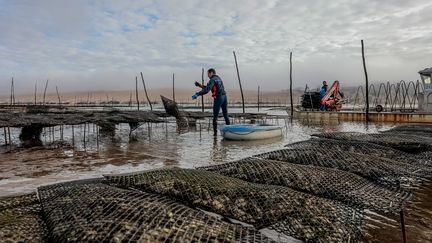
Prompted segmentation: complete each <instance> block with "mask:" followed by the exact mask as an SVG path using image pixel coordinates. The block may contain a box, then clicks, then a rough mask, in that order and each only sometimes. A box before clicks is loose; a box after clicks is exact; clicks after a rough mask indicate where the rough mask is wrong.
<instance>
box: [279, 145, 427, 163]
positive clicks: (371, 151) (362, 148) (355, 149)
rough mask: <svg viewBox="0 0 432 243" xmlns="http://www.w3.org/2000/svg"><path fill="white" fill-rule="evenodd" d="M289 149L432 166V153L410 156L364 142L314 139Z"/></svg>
mask: <svg viewBox="0 0 432 243" xmlns="http://www.w3.org/2000/svg"><path fill="white" fill-rule="evenodd" d="M285 147H287V148H305V149H306V148H308V149H315V148H321V149H325V150H328V151H337V152H339V151H340V152H344V151H346V152H350V153H355V154H357V155H358V156H363V155H365V154H366V155H372V156H376V157H380V158H385V159H390V160H393V161H397V162H401V163H404V164H408V165H412V166H419V168H418V169H420V170H422V169H426V170H427V168H425V167H424V166H426V167H428V166H432V156H431V155H432V152H431V151H428V152H422V153H419V154H415V155H413V154H410V153H406V152H403V151H400V150H397V149H394V148H390V147H386V146H383V145H379V144H375V143H368V142H364V141H344V140H335V139H327V138H314V139H309V140H306V141H301V142H297V143H293V144H288V145H286V146H285Z"/></svg>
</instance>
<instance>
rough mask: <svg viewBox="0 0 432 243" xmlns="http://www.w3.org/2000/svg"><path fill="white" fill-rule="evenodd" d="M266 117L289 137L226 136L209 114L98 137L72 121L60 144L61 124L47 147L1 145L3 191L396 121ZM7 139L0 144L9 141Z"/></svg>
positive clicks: (191, 161) (224, 157)
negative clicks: (180, 127) (217, 132)
mask: <svg viewBox="0 0 432 243" xmlns="http://www.w3.org/2000/svg"><path fill="white" fill-rule="evenodd" d="M235 122H237V123H238V122H239V121H235ZM266 122H267V123H269V124H278V125H281V126H284V137H283V138H275V139H270V140H262V141H249V142H236V141H225V140H223V139H222V137H220V136H218V137H216V138H215V137H213V136H212V133H213V131H212V128H211V124H210V123H209V122H208V120H201V121H198V123H197V126H196V127H195V128H192V129H190V130H189V131H188V132H181V133H180V132H179V131H177V129H176V125H175V123H161V124H143V125H142V126H141V127H139V128H138V129H137V130H135V131H134V132H133V133H132V135H131V137H129V125H128V124H121V125H118V126H117V130H116V134H115V136H114V137H111V136H108V137H103V136H101V137H100V139H99V141H98V140H97V139H96V136H97V129H95V126H94V125H92V124H90V125H89V124H87V126H83V125H81V126H74V133H73V134H72V127H70V126H65V127H64V128H63V129H64V130H63V143H62V146H59V145H58V142H59V140H60V135H59V134H60V128H59V127H55V129H54V132H53V131H52V130H49V129H46V130H44V132H43V134H42V141H43V142H44V145H45V147H44V148H33V149H20V148H15V149H13V150H12V151H10V152H8V149H10V148H8V147H5V146H2V147H1V150H2V151H1V152H0V156H1V157H0V195H8V194H15V193H20V192H27V191H31V190H33V189H35V188H36V187H38V186H40V185H44V184H50V183H54V182H59V181H66V180H74V179H82V178H89V177H96V176H101V175H102V174H107V173H119V172H130V171H138V170H145V169H153V168H160V167H166V166H168V167H169V166H178V167H184V168H193V167H198V166H205V165H211V164H217V163H223V162H228V161H233V160H236V159H241V158H244V157H247V156H250V155H253V154H258V153H262V152H267V151H270V150H274V149H278V148H282V147H283V146H284V145H285V144H288V143H292V142H297V141H301V140H306V139H309V138H310V135H311V134H313V133H318V132H331V131H359V132H376V131H377V130H383V129H388V128H390V127H392V125H391V124H378V125H377V124H372V125H369V126H368V127H366V126H365V125H364V124H363V123H352V122H347V123H335V124H330V125H324V124H320V123H315V124H314V123H310V122H308V123H306V122H298V121H292V122H290V121H288V120H284V119H267V120H266ZM11 132H12V137H13V141H14V142H15V143H18V135H19V129H12V130H11ZM84 134H85V135H84ZM2 135H3V134H1V136H0V137H3V136H2ZM53 137H54V138H53ZM1 139H2V138H0V144H4V140H1ZM64 144H68V145H69V146H64ZM72 144H74V146H72Z"/></svg>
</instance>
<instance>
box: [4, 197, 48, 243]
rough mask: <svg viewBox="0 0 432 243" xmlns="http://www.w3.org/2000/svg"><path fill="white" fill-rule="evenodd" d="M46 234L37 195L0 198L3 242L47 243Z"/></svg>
mask: <svg viewBox="0 0 432 243" xmlns="http://www.w3.org/2000/svg"><path fill="white" fill-rule="evenodd" d="M46 234H47V231H46V227H45V223H44V221H43V219H42V212H41V206H40V204H39V201H38V200H37V197H36V193H32V194H25V195H20V196H12V197H3V198H0V241H1V242H45V239H46Z"/></svg>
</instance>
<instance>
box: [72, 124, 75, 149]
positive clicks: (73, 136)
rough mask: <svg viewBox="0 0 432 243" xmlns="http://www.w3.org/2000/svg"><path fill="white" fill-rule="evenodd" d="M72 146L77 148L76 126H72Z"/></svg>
mask: <svg viewBox="0 0 432 243" xmlns="http://www.w3.org/2000/svg"><path fill="white" fill-rule="evenodd" d="M72 146H73V147H75V132H74V125H72Z"/></svg>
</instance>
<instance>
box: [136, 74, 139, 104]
mask: <svg viewBox="0 0 432 243" xmlns="http://www.w3.org/2000/svg"><path fill="white" fill-rule="evenodd" d="M135 97H136V102H137V105H138V110H139V97H138V77H137V76H135Z"/></svg>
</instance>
